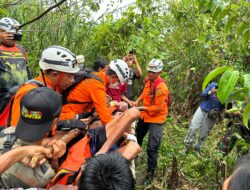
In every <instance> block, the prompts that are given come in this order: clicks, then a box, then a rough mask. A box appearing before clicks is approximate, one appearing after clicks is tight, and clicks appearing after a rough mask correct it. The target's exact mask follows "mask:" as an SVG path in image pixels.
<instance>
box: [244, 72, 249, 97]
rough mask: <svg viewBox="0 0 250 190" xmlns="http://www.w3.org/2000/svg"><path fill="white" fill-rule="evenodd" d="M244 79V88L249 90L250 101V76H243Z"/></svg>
mask: <svg viewBox="0 0 250 190" xmlns="http://www.w3.org/2000/svg"><path fill="white" fill-rule="evenodd" d="M243 78H244V87H246V88H247V91H248V99H249V100H250V74H245V75H243Z"/></svg>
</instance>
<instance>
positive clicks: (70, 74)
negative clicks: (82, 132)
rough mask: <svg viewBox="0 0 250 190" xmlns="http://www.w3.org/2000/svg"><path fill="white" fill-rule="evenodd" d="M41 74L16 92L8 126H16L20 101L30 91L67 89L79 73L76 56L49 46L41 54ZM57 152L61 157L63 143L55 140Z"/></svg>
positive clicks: (59, 90) (55, 152) (64, 49)
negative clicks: (45, 88) (35, 89)
mask: <svg viewBox="0 0 250 190" xmlns="http://www.w3.org/2000/svg"><path fill="white" fill-rule="evenodd" d="M39 66H40V68H41V70H42V74H41V75H40V76H38V77H37V78H35V79H33V80H31V81H28V82H27V83H25V84H24V85H22V86H21V87H20V88H19V90H18V91H17V93H16V95H15V98H14V101H13V106H12V109H11V114H10V116H11V117H10V126H16V125H17V122H18V119H19V117H20V113H21V112H20V100H21V98H22V97H23V96H24V95H25V94H26V93H28V92H29V91H30V90H31V89H34V88H39V87H41V86H47V87H48V88H51V89H53V90H55V91H57V92H61V91H62V90H65V89H67V88H68V87H69V86H71V85H72V84H73V82H74V73H76V72H78V71H79V67H78V65H77V61H76V56H75V55H74V54H73V53H72V52H71V51H70V50H68V49H66V48H64V47H61V46H50V47H48V48H46V49H45V50H44V51H43V52H42V56H41V59H40V62H39ZM55 143H56V144H57V145H58V148H57V151H54V152H53V155H54V154H58V156H60V155H62V154H63V153H64V151H65V150H63V149H62V148H60V147H62V146H65V143H64V142H62V141H60V140H57V141H56V142H55Z"/></svg>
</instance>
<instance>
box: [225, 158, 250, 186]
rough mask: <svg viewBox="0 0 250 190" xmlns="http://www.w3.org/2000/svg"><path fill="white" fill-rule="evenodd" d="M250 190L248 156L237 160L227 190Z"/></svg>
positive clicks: (249, 163)
mask: <svg viewBox="0 0 250 190" xmlns="http://www.w3.org/2000/svg"><path fill="white" fill-rule="evenodd" d="M238 189H240V190H249V189H250V157H249V154H247V155H244V156H242V157H241V158H239V159H238V160H237V162H236V164H235V167H234V172H233V174H232V178H231V180H230V182H229V185H228V190H238Z"/></svg>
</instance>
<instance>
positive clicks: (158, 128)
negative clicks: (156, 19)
mask: <svg viewBox="0 0 250 190" xmlns="http://www.w3.org/2000/svg"><path fill="white" fill-rule="evenodd" d="M162 69H163V63H162V61H161V60H159V59H152V60H151V61H150V62H149V64H148V65H147V71H148V80H146V83H145V86H144V89H143V92H142V94H141V95H140V97H139V98H138V99H137V100H136V102H135V104H134V105H135V106H138V104H139V102H140V101H142V107H141V108H140V109H141V110H142V112H141V114H140V119H139V121H138V123H137V127H136V136H137V140H138V144H139V145H140V146H141V145H142V142H143V138H144V137H145V135H146V134H147V132H148V131H149V138H148V145H147V154H148V175H147V179H146V181H145V183H146V184H148V183H150V182H151V181H152V179H153V177H154V176H155V172H156V168H157V157H158V149H159V147H160V144H161V139H162V128H163V127H164V123H165V121H166V117H167V114H168V101H169V90H168V87H167V85H166V83H165V81H164V80H163V79H162V78H161V77H160V74H161V72H162Z"/></svg>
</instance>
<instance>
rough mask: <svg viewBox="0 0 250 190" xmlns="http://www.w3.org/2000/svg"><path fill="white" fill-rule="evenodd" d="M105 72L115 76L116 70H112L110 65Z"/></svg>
mask: <svg viewBox="0 0 250 190" xmlns="http://www.w3.org/2000/svg"><path fill="white" fill-rule="evenodd" d="M106 74H107V75H116V76H117V74H116V72H115V71H113V70H112V69H110V67H109V68H108V69H107V71H106Z"/></svg>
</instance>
